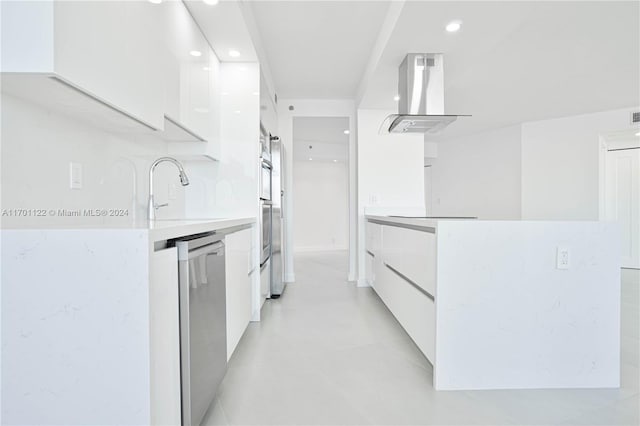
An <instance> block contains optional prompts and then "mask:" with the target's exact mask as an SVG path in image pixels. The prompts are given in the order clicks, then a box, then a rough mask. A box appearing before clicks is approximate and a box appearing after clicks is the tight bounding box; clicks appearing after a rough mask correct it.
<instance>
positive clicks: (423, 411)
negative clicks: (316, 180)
mask: <svg viewBox="0 0 640 426" xmlns="http://www.w3.org/2000/svg"><path fill="white" fill-rule="evenodd" d="M346 271H347V253H346V252H328V253H327V252H325V253H305V254H302V255H297V256H296V275H297V276H296V278H297V281H296V283H295V284H292V285H289V286H287V289H286V292H285V294H284V295H283V297H282V298H280V299H277V300H267V302H266V303H265V306H264V307H263V310H262V315H263V320H262V322H260V323H251V324H250V326H249V328H248V329H247V331H246V333H245V335H244V337H243V338H242V340H241V342H240V344H239V346H238V348H237V349H236V352H235V353H234V355H233V357H232V358H231V360H230V362H229V369H228V372H227V375H226V377H225V379H224V381H223V383H222V386H221V388H220V390H219V393H218V397H217V399H216V401H215V402H214V405H213V406H212V409H211V410H210V412H209V413H208V414H207V416H206V417H205V420H204V422H203V424H208V425H224V424H229V425H244V424H254V425H258V424H259V425H267V424H269V425H279V424H289V425H306V424H316V425H330V424H353V425H355V424H358V425H359V424H457V425H467V424H485V425H498V424H531V425H534V424H535V425H538V424H567V425H573V424H602V425H605V424H607V425H613V424H638V418H639V414H638V398H639V393H638V371H639V370H638V356H637V355H638V351H637V343H638V340H637V336H636V337H635V338H634V339H631V340H629V339H623V347H622V352H623V355H622V356H623V359H622V386H621V388H620V389H594V390H589V389H581V390H521V391H501V390H498V391H460V392H444V391H443V392H436V391H435V390H434V389H433V387H432V381H431V376H432V368H431V365H430V364H429V362H428V361H427V360H426V359H425V358H424V357H423V356H422V354H421V353H420V352H419V351H418V349H417V348H416V347H415V346H414V344H413V342H412V341H411V339H410V338H409V337H408V336H407V334H406V333H405V332H404V330H403V329H402V328H401V327H400V325H399V324H398V323H397V321H396V320H395V318H394V317H393V316H392V315H391V313H390V312H389V311H388V310H387V309H386V307H385V306H384V304H383V303H382V301H381V300H380V299H379V298H378V296H377V295H376V294H375V292H374V291H373V290H372V289H370V288H356V287H355V286H354V285H353V284H347V283H345V277H346V275H347V273H346ZM622 294H623V300H626V301H629V300H633V303H623V305H622V309H623V313H622V317H623V325H622V327H623V336H624V335H625V334H627V332H628V331H629V330H630V329H631V334H632V335H636V334H637V325H636V326H635V328H634V326H633V323H634V322H635V321H636V320H637V312H638V303H637V302H638V298H639V295H638V287H637V286H631V285H628V284H627V285H625V284H624V283H623V287H622ZM634 345H635V346H636V348H635V349H634V347H633V346H634Z"/></svg>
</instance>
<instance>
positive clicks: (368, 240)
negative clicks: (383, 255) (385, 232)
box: [365, 222, 382, 255]
mask: <svg viewBox="0 0 640 426" xmlns="http://www.w3.org/2000/svg"><path fill="white" fill-rule="evenodd" d="M381 246H382V225H378V224H376V223H371V222H367V223H366V226H365V249H366V250H368V251H370V252H371V253H372V254H374V255H377V254H379V251H380V249H381Z"/></svg>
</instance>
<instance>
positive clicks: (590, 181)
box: [522, 107, 640, 220]
mask: <svg viewBox="0 0 640 426" xmlns="http://www.w3.org/2000/svg"><path fill="white" fill-rule="evenodd" d="M638 110H640V107H635V108H625V109H619V110H614V111H605V112H599V113H595V114H585V115H578V116H572V117H565V118H559V119H554V120H544V121H536V122H530V123H524V124H523V125H522V218H523V219H555V220H597V219H598V218H599V187H600V176H599V136H600V134H603V133H607V132H611V131H618V130H624V129H629V128H631V127H632V126H631V123H630V113H631V111H638Z"/></svg>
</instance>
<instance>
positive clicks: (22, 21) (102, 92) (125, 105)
mask: <svg viewBox="0 0 640 426" xmlns="http://www.w3.org/2000/svg"><path fill="white" fill-rule="evenodd" d="M5 3H6V4H5ZM157 6H158V5H155V4H152V3H150V2H146V1H144V2H143V1H39V2H3V5H2V7H3V9H2V27H3V28H2V41H3V43H2V50H3V51H4V52H3V54H2V59H3V61H5V60H6V61H7V64H6V65H3V67H2V71H10V72H13V73H26V74H29V73H42V74H43V78H46V77H47V76H49V75H54V76H57V77H59V78H60V79H61V80H63V81H65V82H66V83H67V84H68V85H70V86H72V87H74V88H76V89H78V90H80V91H81V92H83V93H85V94H87V95H89V96H90V97H92V98H94V99H97V100H99V101H100V102H101V103H102V104H105V105H108V106H110V107H112V108H114V109H116V110H119V111H121V112H124V113H126V114H127V115H128V116H130V117H133V118H134V119H135V120H137V121H139V122H141V123H144V124H145V125H146V126H147V127H150V128H152V129H161V128H162V127H163V125H164V107H163V98H164V96H163V78H162V72H161V68H162V51H163V49H162V37H161V34H162V33H161V31H162V28H161V23H162V21H161V10H160V9H159V8H158V7H157ZM5 23H13V24H12V25H7V26H6V27H5ZM17 23H19V24H17ZM40 95H41V96H47V95H48V94H47V93H41V94H40Z"/></svg>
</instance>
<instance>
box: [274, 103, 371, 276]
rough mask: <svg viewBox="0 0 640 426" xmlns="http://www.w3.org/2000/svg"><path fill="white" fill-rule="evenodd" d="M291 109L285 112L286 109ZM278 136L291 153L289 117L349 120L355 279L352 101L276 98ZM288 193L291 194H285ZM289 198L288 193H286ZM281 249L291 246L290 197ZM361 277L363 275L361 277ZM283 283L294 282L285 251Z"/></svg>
mask: <svg viewBox="0 0 640 426" xmlns="http://www.w3.org/2000/svg"><path fill="white" fill-rule="evenodd" d="M290 105H291V106H293V107H294V109H293V110H289V106H290ZM277 109H278V129H279V132H278V136H280V139H281V140H282V144H283V145H284V147H285V149H286V150H287V152H289V153H292V152H293V118H294V117H348V118H349V130H350V132H351V133H350V135H349V212H350V213H349V275H348V279H349V281H354V280H356V278H357V277H356V271H357V269H356V268H357V267H356V215H355V211H356V124H355V123H356V119H355V118H356V115H355V105H354V103H353V100H349V99H279V100H278V105H277ZM292 157H293V156H292V155H288V156H287V158H286V161H285V163H286V167H285V168H286V170H292V167H293V158H292ZM285 188H293V176H292V173H290V172H289V173H287V176H286V177H285ZM289 192H291V191H289ZM290 195H291V194H290ZM283 207H284V209H285V217H287V216H288V217H289V219H288V220H286V221H285V223H284V234H285V240H284V241H285V247H293V241H294V239H293V234H294V220H293V218H292V215H291V212H292V210H293V196H289V197H287V195H286V193H285V200H284V206H283ZM362 276H363V277H364V273H363V274H362ZM285 281H287V282H293V281H295V272H294V264H293V253H291V251H289V252H288V253H287V252H286V251H285Z"/></svg>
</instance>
